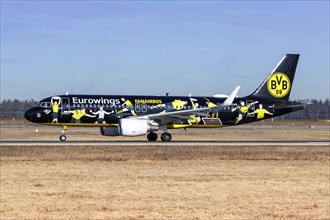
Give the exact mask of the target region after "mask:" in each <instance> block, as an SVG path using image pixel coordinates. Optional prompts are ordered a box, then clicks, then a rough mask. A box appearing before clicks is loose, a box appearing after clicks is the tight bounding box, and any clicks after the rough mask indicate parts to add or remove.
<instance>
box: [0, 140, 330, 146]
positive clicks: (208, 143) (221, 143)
mask: <svg viewBox="0 0 330 220" xmlns="http://www.w3.org/2000/svg"><path fill="white" fill-rule="evenodd" d="M299 145H303V146H330V141H171V142H160V141H157V142H148V141H65V142H60V141H0V146H299Z"/></svg>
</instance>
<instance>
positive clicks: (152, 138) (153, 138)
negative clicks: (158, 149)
mask: <svg viewBox="0 0 330 220" xmlns="http://www.w3.org/2000/svg"><path fill="white" fill-rule="evenodd" d="M147 138H148V141H156V140H157V138H158V135H157V134H156V133H154V132H150V133H149V134H148V135H147Z"/></svg>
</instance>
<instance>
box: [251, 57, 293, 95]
mask: <svg viewBox="0 0 330 220" xmlns="http://www.w3.org/2000/svg"><path fill="white" fill-rule="evenodd" d="M298 59H299V54H286V55H285V56H284V57H283V58H282V60H281V61H280V62H279V63H278V64H277V66H276V67H275V68H274V69H273V71H272V72H271V73H270V74H269V76H268V77H267V78H266V79H265V80H264V81H263V82H262V83H261V85H260V86H259V87H258V88H257V89H256V90H255V91H254V92H253V93H252V94H251V95H249V96H248V97H249V98H250V99H281V100H288V99H289V96H290V91H291V88H292V84H293V79H294V74H295V72H296V68H297V63H298Z"/></svg>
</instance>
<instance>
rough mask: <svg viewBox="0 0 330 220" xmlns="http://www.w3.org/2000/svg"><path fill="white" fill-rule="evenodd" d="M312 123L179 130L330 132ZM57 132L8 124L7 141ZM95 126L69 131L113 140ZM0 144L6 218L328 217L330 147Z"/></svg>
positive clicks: (275, 135) (324, 136)
mask: <svg viewBox="0 0 330 220" xmlns="http://www.w3.org/2000/svg"><path fill="white" fill-rule="evenodd" d="M312 123H315V122H312ZM312 123H310V124H308V123H306V122H304V123H303V124H301V125H299V124H294V125H292V122H290V123H287V124H281V125H280V124H278V125H273V126H269V125H267V124H261V123H260V125H253V126H252V127H243V128H239V127H237V128H236V129H233V128H224V129H213V130H212V129H211V130H203V131H199V130H196V131H190V130H188V131H187V132H186V133H185V132H184V131H182V130H181V131H175V132H173V134H174V135H173V136H174V137H176V138H178V139H181V140H182V139H183V140H190V139H197V140H206V139H211V140H216V139H218V138H219V139H220V140H221V139H226V140H227V139H230V138H233V137H235V136H236V138H235V140H259V139H263V140H272V139H279V140H283V139H284V140H297V139H298V138H300V137H301V139H304V140H329V124H328V123H327V124H322V125H320V124H312ZM311 124H312V126H313V128H310V126H311ZM254 126H255V127H254ZM36 128H39V132H38V133H36V132H35V131H34V130H35V129H36ZM11 131H16V132H12V133H11ZM197 131H198V132H200V133H198V132H197ZM207 131H210V132H207ZM308 131H311V132H308ZM57 132H58V130H57V129H56V128H48V127H41V128H40V127H34V126H32V125H21V124H19V125H10V124H2V126H1V140H16V139H18V140H44V138H45V137H46V138H48V140H49V139H51V138H54V139H55V140H57V136H58V133H57ZM4 134H5V135H4ZM96 134H97V131H96V132H95V129H87V130H86V135H84V133H83V130H80V129H72V133H71V135H72V136H71V137H70V138H73V139H77V140H78V139H84V140H90V139H91V138H92V137H93V136H94V137H95V139H96V140H109V141H111V140H113V138H111V137H110V138H109V137H101V136H95V135H96ZM197 134H198V135H199V136H197ZM261 134H263V135H264V136H261ZM99 138H101V139H99ZM144 138H145V137H142V138H140V140H144ZM133 140H134V139H133ZM178 144H179V143H178ZM0 150H1V151H0V153H1V157H0V159H1V161H0V162H1V168H0V171H1V173H0V174H1V175H0V181H1V185H0V187H1V188H0V219H330V147H329V146H308V147H307V146H303V145H302V146H221V145H219V146H180V145H178V146H148V145H147V144H146V146H131V147H128V146H111V147H107V146H88V145H86V146H70V144H69V143H67V144H63V146H42V147H41V146H30V147H27V146H25V147H22V146H6V144H5V143H4V144H2V145H1V146H0Z"/></svg>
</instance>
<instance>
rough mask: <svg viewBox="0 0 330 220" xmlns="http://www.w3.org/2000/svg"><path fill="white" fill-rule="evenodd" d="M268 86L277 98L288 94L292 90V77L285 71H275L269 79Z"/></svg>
mask: <svg viewBox="0 0 330 220" xmlns="http://www.w3.org/2000/svg"><path fill="white" fill-rule="evenodd" d="M267 88H268V91H269V93H270V94H271V95H272V96H274V97H276V98H282V97H284V96H286V95H287V94H288V93H289V91H290V88H291V83H290V79H289V77H288V76H287V75H285V74H284V73H280V72H277V73H274V74H272V75H271V76H270V77H269V79H268V82H267Z"/></svg>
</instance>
